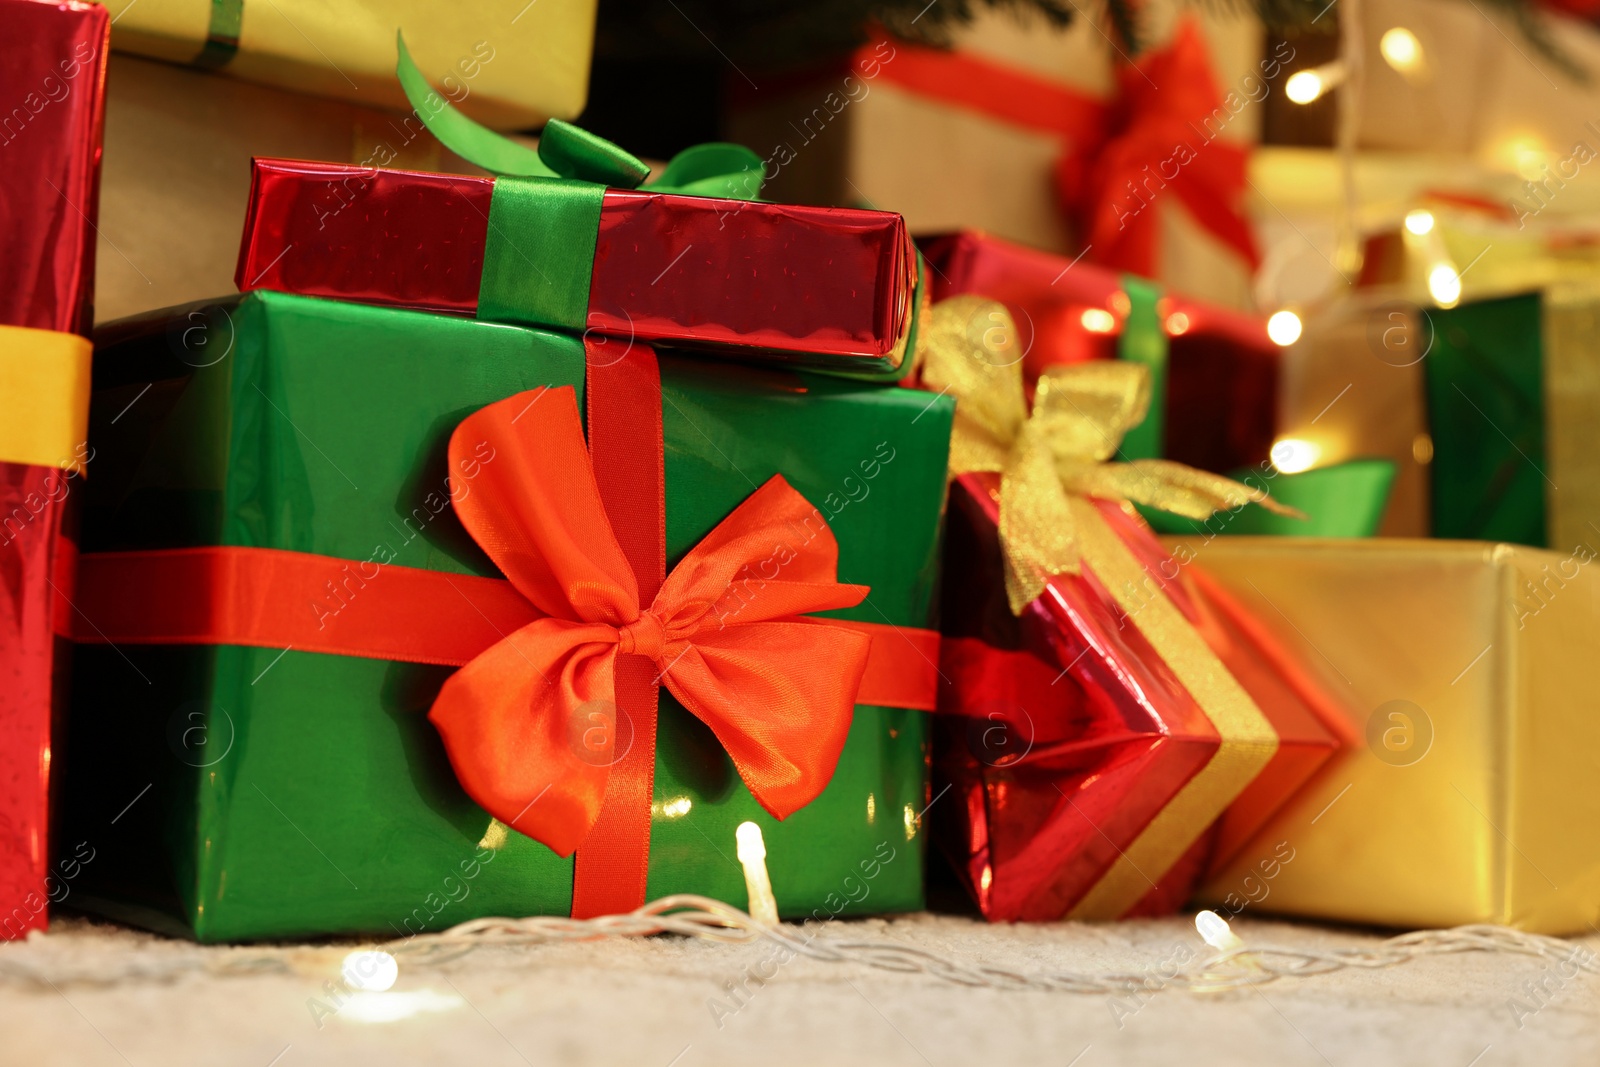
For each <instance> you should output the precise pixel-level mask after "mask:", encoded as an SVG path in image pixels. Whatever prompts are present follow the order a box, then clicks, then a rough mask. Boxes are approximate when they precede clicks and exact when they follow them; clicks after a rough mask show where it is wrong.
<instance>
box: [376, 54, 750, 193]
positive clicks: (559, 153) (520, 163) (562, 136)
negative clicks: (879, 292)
mask: <svg viewBox="0 0 1600 1067" xmlns="http://www.w3.org/2000/svg"><path fill="white" fill-rule="evenodd" d="M395 44H396V51H397V53H398V58H397V59H396V62H395V74H396V76H397V77H398V78H399V79H400V87H401V88H402V89H404V90H405V94H406V99H407V100H409V101H410V102H411V107H412V109H413V110H414V111H415V112H416V115H417V117H418V118H419V119H421V120H422V124H423V125H424V126H426V127H427V128H428V130H429V132H430V133H432V134H433V135H434V136H435V137H437V138H438V139H439V143H441V144H443V145H444V146H445V147H446V148H448V149H450V151H452V152H454V153H455V154H456V155H458V156H460V157H461V158H462V159H465V160H466V161H467V162H469V163H474V164H476V165H478V166H480V167H482V168H483V169H484V170H486V171H488V172H489V173H491V174H497V175H502V176H505V177H515V178H567V179H572V180H576V181H583V182H591V183H594V184H597V185H608V186H616V187H618V188H622V189H635V188H639V187H640V183H642V182H644V180H645V178H646V177H648V176H649V174H650V168H649V166H648V165H646V164H645V163H644V162H643V161H642V160H640V159H639V158H638V157H637V156H635V155H633V154H632V153H631V152H628V151H627V150H626V149H624V148H622V147H621V146H620V145H617V144H615V143H614V142H612V141H608V140H606V139H605V138H604V137H601V136H600V135H599V134H595V133H590V132H589V131H588V130H585V129H583V128H582V127H580V126H574V125H573V124H572V123H570V122H563V121H561V120H560V119H551V120H550V121H549V122H548V123H546V124H545V128H544V132H543V133H542V134H541V135H540V137H539V147H538V148H537V149H532V148H528V147H526V146H524V145H520V144H518V143H516V142H515V141H513V140H511V139H510V138H509V137H504V136H502V135H500V134H498V133H495V132H494V131H493V130H491V129H489V128H488V127H487V126H484V125H481V124H480V123H477V122H474V121H472V120H471V119H469V118H467V116H465V115H463V114H462V113H461V112H459V111H457V110H456V109H455V108H454V107H453V106H451V104H450V102H449V101H448V100H446V99H444V97H442V96H440V95H439V94H438V93H436V92H434V90H433V87H432V86H431V85H429V84H428V79H427V78H425V77H423V75H422V71H420V70H418V69H417V64H416V62H415V61H414V60H412V58H411V52H410V50H409V49H407V48H406V40H405V35H404V34H403V33H401V32H399V31H396V32H395ZM765 176H766V169H765V164H764V163H763V162H762V160H761V157H760V156H758V155H756V154H755V153H754V152H752V151H751V150H750V149H748V148H745V147H743V146H742V145H733V144H703V145H695V146H693V147H691V148H686V149H684V150H683V151H682V152H679V153H678V154H677V155H676V156H673V157H672V160H671V161H670V162H669V163H668V164H667V166H666V169H665V170H664V171H663V172H662V174H661V177H660V178H659V179H657V180H656V181H654V182H651V183H649V184H648V185H644V186H643V188H645V189H647V190H649V191H651V192H657V193H684V194H687V195H691V196H719V197H725V198H728V199H732V200H754V199H756V198H757V197H758V196H760V195H761V183H762V180H763V179H764V178H765Z"/></svg>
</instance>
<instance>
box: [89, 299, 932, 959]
mask: <svg viewBox="0 0 1600 1067" xmlns="http://www.w3.org/2000/svg"><path fill="white" fill-rule="evenodd" d="M188 315H189V311H188V310H187V309H178V310H177V311H176V312H174V313H172V314H171V315H170V316H155V317H152V318H150V319H148V320H146V321H139V320H131V321H130V322H128V323H125V324H121V325H116V326H113V327H110V328H108V329H107V331H106V333H105V336H104V338H103V342H104V343H103V345H102V348H101V350H100V351H99V352H98V353H97V366H96V394H95V409H94V421H93V423H92V425H93V432H94V434H95V435H96V436H95V440H97V441H100V442H103V447H101V449H100V451H101V454H102V455H103V456H105V457H106V459H105V461H104V466H103V467H102V468H101V469H97V471H96V475H97V477H96V478H95V480H94V482H93V483H92V491H93V494H94V495H93V496H92V498H91V501H90V504H91V506H90V508H89V509H88V511H87V513H86V519H85V543H86V546H87V547H86V550H90V551H92V550H105V549H111V548H151V547H171V546H181V545H200V544H229V545H252V546H262V547H277V548H283V549H289V550H294V551H299V552H318V553H324V554H327V555H333V556H339V557H342V558H350V559H365V558H368V557H369V556H370V555H371V553H372V552H373V546H374V545H375V544H379V543H383V544H387V545H389V546H392V548H393V549H394V550H395V552H396V555H395V558H394V561H395V562H396V563H398V564H401V565H405V566H414V567H425V568H428V569H431V570H442V571H446V572H450V573H457V574H493V573H495V572H494V570H493V567H492V564H490V563H489V561H488V559H487V558H486V557H484V556H483V555H482V553H481V551H480V550H479V549H478V548H477V547H476V545H475V544H473V543H471V542H470V541H469V540H468V538H467V535H466V533H465V531H464V530H463V529H462V528H461V526H460V525H459V523H458V521H457V520H456V518H455V516H454V512H453V511H451V510H449V509H448V508H446V509H444V510H443V511H441V512H440V513H438V514H437V515H436V516H434V517H433V518H432V519H431V520H429V521H427V522H425V523H422V524H420V529H419V528H418V527H419V524H418V523H417V522H416V521H414V520H413V519H412V518H411V517H412V516H413V515H415V514H417V511H416V509H417V508H422V507H425V502H426V501H427V500H428V499H429V498H430V495H431V496H433V497H435V498H436V497H437V496H438V492H439V491H440V490H441V489H442V487H443V485H444V477H445V469H444V466H443V456H442V453H443V446H444V441H445V440H446V438H447V437H448V436H449V434H450V432H451V430H452V429H453V428H454V427H455V425H456V424H457V423H458V422H459V421H460V420H461V418H462V417H463V415H464V414H466V413H467V412H470V411H473V410H476V409H477V408H479V407H481V406H482V405H484V404H486V403H489V402H491V401H494V400H497V399H500V398H503V397H506V396H509V395H512V394H514V393H516V392H519V391H521V390H524V389H527V388H531V387H533V386H536V385H541V384H552V385H570V386H572V387H574V388H576V389H578V390H579V391H580V392H581V391H582V389H583V384H584V355H583V347H582V343H581V342H580V341H579V340H578V339H577V338H572V337H567V336H563V335H559V334H555V333H551V332H546V331H540V330H534V329H527V328H522V327H512V326H506V325H500V324H493V323H484V322H477V321H474V320H471V319H464V318H455V317H451V316H442V315H433V314H426V313H419V312H413V311H404V310H396V309H390V308H374V307H366V306H361V305H355V304H347V303H339V302H333V301H324V300H317V299H310V298H305V297H296V296H288V295H283V294H277V293H270V292H262V293H251V294H246V295H245V296H243V297H240V298H236V299H235V300H232V301H230V302H227V303H224V304H222V305H220V306H217V307H215V308H213V309H211V310H210V311H208V312H206V313H205V315H204V317H203V321H204V322H205V324H206V329H207V330H208V331H210V336H212V337H213V338H214V339H226V338H230V337H231V338H233V339H234V344H233V346H232V348H231V349H230V350H229V355H227V356H226V357H225V358H223V359H221V360H220V361H217V362H214V363H211V364H210V365H206V366H201V367H195V366H194V365H193V363H198V362H204V361H202V360H198V359H195V358H194V357H193V356H190V357H189V360H190V361H189V362H185V358H184V357H185V355H186V354H187V353H188V350H187V349H186V348H185V347H184V345H183V341H182V338H183V336H184V331H185V329H187V328H189V327H190V326H192V324H193V323H192V320H190V319H189V318H188ZM464 356H470V358H464ZM152 381H154V383H155V384H154V385H153V386H152V387H151V388H150V391H149V393H148V394H147V395H146V396H145V397H144V398H143V399H142V400H141V401H140V402H139V404H137V405H136V406H135V407H133V408H132V409H131V410H130V411H128V412H127V414H126V415H124V416H123V417H122V418H120V419H119V420H117V421H116V422H115V424H112V423H111V421H110V419H111V417H113V416H115V415H116V414H117V413H118V412H119V411H120V410H121V409H122V408H123V407H124V406H125V405H127V403H128V400H129V399H130V398H131V397H132V396H133V395H134V394H135V393H137V392H138V391H139V390H140V389H142V388H144V387H145V385H146V384H147V383H149V382H152ZM258 390H259V391H258ZM662 391H663V399H664V401H665V403H663V405H662V409H663V416H664V420H665V448H666V451H665V478H666V487H667V496H666V548H667V563H668V566H669V568H670V566H672V565H673V564H674V563H675V562H676V560H677V558H678V557H679V556H681V555H682V554H683V552H684V551H685V550H686V549H687V548H688V547H689V546H691V545H693V544H695V543H697V542H698V541H699V540H700V539H701V538H702V537H703V536H704V535H705V534H706V532H707V531H708V530H709V529H710V528H711V527H712V526H713V525H714V524H716V523H717V522H719V521H721V520H722V518H723V517H724V516H725V515H726V514H727V513H728V512H729V511H730V510H731V509H732V508H733V507H734V506H735V505H736V504H738V503H739V502H740V501H741V500H743V499H744V498H745V497H746V496H748V495H749V494H750V492H751V489H752V485H753V484H754V485H759V484H761V483H762V482H763V481H764V480H765V479H766V478H768V477H769V476H770V475H772V474H773V473H774V472H776V471H778V470H782V472H783V473H784V474H785V476H786V477H787V478H788V479H789V481H790V482H791V484H793V485H794V486H795V487H796V488H797V489H799V490H800V491H801V492H802V493H803V494H805V495H806V497H807V498H808V499H810V500H812V501H813V502H818V506H819V507H824V508H825V509H826V513H827V514H828V521H829V524H830V526H831V527H832V529H833V531H834V533H835V535H836V536H837V538H838V541H839V546H840V555H839V579H840V580H841V581H846V582H861V583H865V584H869V585H871V587H872V592H871V595H870V602H869V603H866V604H862V605H861V606H860V607H858V608H855V609H850V610H848V611H846V612H844V613H842V614H843V615H845V616H847V617H851V618H858V619H861V620H863V621H871V622H878V623H884V622H890V623H894V624H896V625H899V626H917V627H927V626H928V625H929V623H930V621H931V617H932V611H933V609H934V605H933V602H932V598H933V591H934V582H935V578H936V574H937V560H938V545H939V524H940V518H941V515H942V508H943V500H944V471H945V460H946V455H947V451H948V447H949V429H950V420H951V412H952V408H953V405H952V404H951V403H950V402H949V401H948V400H943V401H940V402H939V403H937V404H935V406H934V407H933V408H931V409H928V410H927V413H926V414H921V413H922V412H923V411H924V409H925V408H927V405H928V399H929V398H928V397H926V396H925V395H924V394H921V393H916V392H912V391H910V390H902V389H882V388H874V387H870V386H860V385H854V384H850V383H846V382H842V381H838V380H834V379H823V378H814V379H813V378H807V377H803V376H800V375H796V374H793V373H790V372H786V371H778V370H764V369H755V368H742V367H737V366H730V365H728V364H725V363H720V362H707V363H701V362H698V361H693V360H688V359H681V358H680V359H672V358H664V359H663V360H662ZM864 463H865V464H866V465H865V466H863V464H864ZM868 471H871V472H872V476H871V477H868V476H867V472H868ZM424 514H426V511H424ZM408 535H409V536H408ZM308 610H309V609H308ZM880 613H881V614H880ZM123 651H124V652H126V653H127V654H128V656H129V657H130V658H131V659H132V661H133V665H132V667H130V665H129V664H128V663H126V662H124V661H123V660H122V659H121V657H120V656H119V655H118V654H117V653H116V652H115V651H113V650H111V649H110V648H107V647H105V646H90V645H85V646H81V647H80V649H79V662H80V663H81V667H82V669H81V670H80V671H79V675H78V677H79V681H80V686H81V689H80V693H81V699H79V700H78V702H77V703H76V705H75V714H76V717H75V719H74V722H73V731H74V732H73V736H72V742H73V744H74V746H75V747H74V760H73V762H72V765H71V767H70V768H69V771H68V773H69V780H68V783H67V784H68V794H69V796H70V798H71V804H70V805H69V809H68V812H67V818H68V819H69V825H88V824H89V823H90V822H91V821H92V820H93V819H95V818H97V817H98V813H99V811H100V805H102V804H105V803H108V802H109V801H110V799H111V798H116V797H122V796H123V794H124V793H127V794H128V796H132V795H133V794H134V793H137V792H138V791H139V790H140V789H142V788H143V787H144V785H145V784H146V783H148V782H153V783H154V784H153V786H152V788H151V790H150V793H149V795H147V796H145V797H144V799H143V800H141V801H140V802H139V803H138V804H137V805H135V806H134V807H133V808H132V809H131V810H130V811H129V812H128V813H127V814H126V815H125V816H124V817H123V819H122V821H121V823H120V824H119V830H120V831H123V832H122V833H119V835H118V836H117V837H116V839H115V840H111V841H108V843H107V845H106V848H104V849H102V851H101V853H100V855H99V857H98V858H97V859H96V860H95V861H94V863H93V864H92V865H90V866H88V867H86V869H85V873H84V875H83V885H82V888H81V891H80V900H82V901H83V903H84V905H85V906H88V907H92V908H94V909H95V910H97V911H99V912H101V913H103V914H107V915H111V916H114V917H118V918H121V919H125V920H128V921H134V922H138V923H141V924H144V925H147V926H151V927H154V928H157V929H163V930H171V931H177V932H182V933H185V934H188V935H190V936H193V937H197V938H199V939H201V940H206V941H217V940H230V939H248V938H264V937H290V936H303V935H308V934H315V933H326V932H334V931H371V932H378V933H384V934H386V935H392V934H393V933H394V932H395V931H396V930H399V931H401V932H402V933H404V932H408V931H410V932H415V931H417V930H419V929H421V928H426V929H430V930H432V929H439V928H442V927H443V926H447V925H450V924H453V923H456V922H460V921H462V920H465V919H468V918H471V917H474V916H482V915H506V914H511V915H515V914H538V913H543V914H563V915H564V914H566V913H567V912H568V910H569V908H570V906H571V894H572V884H573V865H572V861H571V860H570V859H561V858H559V857H557V856H556V855H555V854H554V853H553V852H551V851H550V850H549V849H547V848H545V847H544V846H543V845H540V844H538V843H537V842H535V841H533V840H531V839H528V838H525V837H522V836H521V835H520V834H517V833H515V832H510V833H506V832H505V831H504V830H503V829H501V830H500V831H498V832H497V831H496V830H495V829H494V827H493V826H492V825H491V821H490V818H489V816H488V815H487V814H486V813H485V812H484V811H483V810H482V809H481V808H479V807H478V806H477V805H476V804H474V803H473V802H472V801H471V800H470V799H469V798H468V797H467V796H466V795H465V793H464V792H463V791H462V789H461V786H460V785H459V784H458V782H457V780H456V778H455V776H454V775H453V773H452V770H451V766H450V764H449V763H448V762H447V760H446V756H445V752H444V748H443V745H442V743H441V741H440V739H439V736H438V734H437V732H436V731H435V729H434V727H433V726H432V725H431V724H430V723H429V722H428V720H427V714H428V709H429V706H430V704H431V703H432V701H433V699H434V696H435V694H436V693H437V692H438V690H439V687H440V686H441V684H442V683H443V682H444V680H445V678H446V677H448V676H449V675H450V674H451V668H448V667H431V666H419V665H416V664H404V663H390V662H385V661H381V660H374V659H362V658H356V657H343V656H332V655H322V654H316V653H309V652H302V651H298V650H289V651H280V650H275V649H271V648H253V647H239V646H213V647H160V646H144V647H136V648H134V647H124V648H123ZM138 672H142V673H143V674H144V675H145V676H147V677H148V678H149V679H150V682H151V684H149V685H147V684H145V682H144V681H143V680H142V679H141V678H140V677H139V673H138ZM657 746H658V747H657V756H656V767H655V785H654V790H655V792H654V796H653V800H652V804H651V841H650V853H649V864H650V865H649V874H648V887H647V889H648V893H647V896H648V898H649V899H654V898H656V897H659V896H662V895H665V894H668V893H676V892H696V893H705V894H707V895H710V896H713V897H717V898H720V899H724V900H729V901H732V902H734V903H736V904H739V903H743V902H744V900H745V895H744V894H745V890H744V879H743V873H742V870H741V868H740V866H739V864H738V863H737V862H736V861H734V860H733V859H732V857H733V855H734V844H733V842H734V828H735V827H736V826H737V825H738V824H739V823H740V822H742V821H744V820H746V819H753V820H755V821H756V822H758V823H759V824H761V826H762V827H763V830H764V833H765V836H766V846H767V862H768V866H769V869H770V871H771V874H772V881H773V886H774V889H775V892H776V896H777V899H778V901H779V905H780V908H781V909H782V910H783V912H784V913H785V914H786V915H793V916H801V915H811V914H812V913H813V912H815V911H820V912H821V913H822V914H829V913H831V912H834V911H851V912H855V913H867V912H890V911H900V910H912V909H916V908H919V907H921V905H922V899H923V897H922V852H923V834H922V833H921V832H920V828H919V823H918V820H917V815H918V813H920V812H921V811H922V809H923V807H924V805H926V803H927V801H928V797H929V794H928V742H927V725H926V715H925V713H923V712H916V711H910V710H904V709H892V708H877V707H867V706H859V705H858V706H857V708H856V712H855V718H854V723H853V726H852V727H851V732H850V735H849V739H848V741H847V743H846V746H845V749H844V753H843V756H842V758H841V760H840V762H839V765H838V768H837V771H836V772H835V774H834V776H833V779H832V781H831V783H830V784H829V786H828V787H827V789H826V790H825V791H824V792H823V794H822V795H821V796H820V797H819V798H818V799H817V800H815V801H814V802H812V803H811V804H810V805H809V806H808V807H806V808H804V809H802V810H801V811H799V812H797V813H796V814H794V815H792V816H790V817H789V818H788V819H786V820H785V821H783V822H782V823H778V822H776V821H775V820H773V819H772V818H771V817H770V816H769V815H767V814H766V813H765V812H764V811H762V810H761V809H760V808H759V807H758V806H757V804H756V803H755V801H754V800H753V799H752V797H751V796H750V794H749V792H748V790H747V789H746V788H745V786H744V785H743V783H742V782H741V781H740V779H739V778H738V776H737V775H736V774H735V773H734V771H733V768H732V765H731V764H730V762H729V760H728V758H727V755H726V753H725V752H724V750H723V749H722V748H721V747H720V746H719V744H718V742H717V741H716V738H715V737H714V736H713V735H712V734H711V733H710V731H709V729H708V728H706V727H705V726H704V725H702V724H701V723H700V722H699V720H697V719H694V718H692V717H691V716H690V715H689V714H688V713H687V712H686V711H684V710H683V708H682V707H681V706H680V705H678V704H677V703H676V702H675V701H674V700H673V699H672V698H671V697H670V696H669V695H668V694H667V692H666V691H665V689H663V690H662V694H661V714H660V721H659V730H658V737H657ZM122 802H123V803H126V798H124V799H123V801H122ZM312 843H314V847H313V844H312ZM580 852H581V849H580ZM319 853H320V854H319ZM864 861H865V862H867V863H868V864H869V865H873V864H875V866H873V869H874V870H875V871H877V874H876V877H874V878H873V879H872V880H871V881H870V882H869V883H865V884H866V886H867V891H866V892H865V893H863V892H861V891H860V887H861V885H862V884H863V882H862V874H861V872H862V870H863V868H862V867H861V864H862V862H864ZM847 881H848V884H846V883H847Z"/></svg>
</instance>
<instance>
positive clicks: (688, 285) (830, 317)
mask: <svg viewBox="0 0 1600 1067" xmlns="http://www.w3.org/2000/svg"><path fill="white" fill-rule="evenodd" d="M494 182H495V179H494V178H476V177H462V176H456V175H445V174H427V173H421V172H416V171H400V170H371V169H364V168H360V167H351V166H344V165H339V164H331V163H304V162H295V161H290V160H280V159H257V160H255V161H254V174H253V181H252V187H251V194H250V207H249V213H248V215H247V217H246V219H245V230H244V238H243V242H242V244H241V246H240V249H239V267H238V271H237V273H236V275H235V281H236V282H237V283H238V286H239V288H240V289H241V290H246V291H248V290H250V289H275V290H278V291H280V292H286V293H299V294H302V295H306V296H322V297H331V298H335V299H340V300H352V301H359V302H362V303H369V304H388V305H394V306H398V307H411V308H421V309H424V310H429V311H447V312H457V313H461V314H473V313H475V312H476V311H477V307H478V287H479V280H480V277H481V275H482V272H483V260H484V241H485V238H486V235H487V232H488V224H489V203H490V199H491V197H492V195H493V191H494ZM915 281H916V261H915V255H914V253H913V249H912V246H911V242H910V238H909V237H908V236H907V234H906V229H905V221H904V220H903V219H902V218H901V217H900V216H899V215H895V214H892V213H890V212H884V211H862V210H856V209H849V208H822V207H802V206H793V205H784V204H762V203H749V202H746V201H740V200H721V199H715V198H710V197H697V196H678V195H673V194H667V193H650V192H640V191H628V190H621V189H610V190H607V191H606V194H605V200H604V203H603V205H602V207H601V214H600V231H599V238H598V242H597V245H596V248H595V257H594V269H593V273H592V274H591V276H590V284H589V308H588V319H587V327H588V328H589V329H592V330H596V331H599V332H603V333H610V334H616V335H619V336H626V337H634V338H637V339H639V340H642V341H650V342H661V343H664V344H669V345H671V344H678V345H685V346H691V347H703V346H711V347H724V346H737V347H740V348H747V349H754V350H762V351H764V352H767V353H772V354H776V355H778V356H779V357H780V358H781V357H782V356H784V355H789V356H812V357H815V356H827V357H858V358H863V359H873V360H881V359H883V358H884V357H885V356H887V355H889V354H890V353H891V352H893V351H894V349H895V347H896V345H897V343H898V342H899V341H900V340H901V338H902V335H903V334H904V332H905V329H906V325H907V320H908V317H909V315H910V297H911V292H912V289H913V287H914V285H915Z"/></svg>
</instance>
